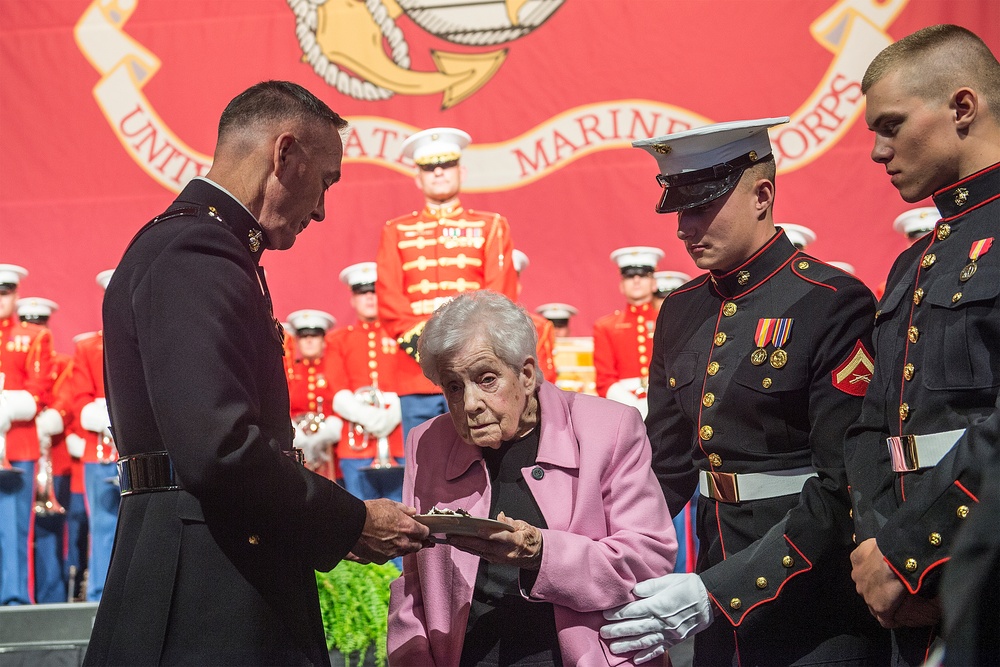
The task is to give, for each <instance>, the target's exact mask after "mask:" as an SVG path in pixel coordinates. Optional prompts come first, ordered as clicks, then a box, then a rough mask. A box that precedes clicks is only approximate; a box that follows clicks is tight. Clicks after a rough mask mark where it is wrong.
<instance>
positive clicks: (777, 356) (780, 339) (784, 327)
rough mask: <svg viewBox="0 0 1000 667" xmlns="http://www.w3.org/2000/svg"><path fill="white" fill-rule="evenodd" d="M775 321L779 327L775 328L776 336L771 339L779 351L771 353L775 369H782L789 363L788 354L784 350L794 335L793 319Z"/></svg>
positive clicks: (772, 364)
mask: <svg viewBox="0 0 1000 667" xmlns="http://www.w3.org/2000/svg"><path fill="white" fill-rule="evenodd" d="M775 321H776V323H777V326H775V328H774V336H773V337H772V338H771V342H772V343H774V347H776V348H777V349H776V350H775V351H774V352H772V353H771V366H772V367H773V368H782V367H784V365H785V364H787V363H788V353H787V352H785V351H784V350H783V349H782V348H783V347H784V346H785V343H787V342H788V337H789V336H791V335H792V319H791V318H790V317H789V318H782V319H779V320H775Z"/></svg>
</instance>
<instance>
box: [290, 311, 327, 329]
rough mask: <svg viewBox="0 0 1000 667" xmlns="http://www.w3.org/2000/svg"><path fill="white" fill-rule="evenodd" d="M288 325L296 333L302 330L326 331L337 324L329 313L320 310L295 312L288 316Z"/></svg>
mask: <svg viewBox="0 0 1000 667" xmlns="http://www.w3.org/2000/svg"><path fill="white" fill-rule="evenodd" d="M288 323H289V324H291V325H292V328H293V329H295V330H296V331H302V330H303V329H320V330H322V331H327V330H328V329H329V328H330V327H332V326H333V325H334V324H336V323H337V320H336V319H335V318H334V317H333V315H331V314H330V313H325V312H323V311H322V310H309V309H304V310H296V311H295V312H294V313H289V314H288Z"/></svg>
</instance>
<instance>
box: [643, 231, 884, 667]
mask: <svg viewBox="0 0 1000 667" xmlns="http://www.w3.org/2000/svg"><path fill="white" fill-rule="evenodd" d="M874 310H875V302H874V298H873V297H872V294H871V292H870V291H869V290H868V289H867V288H866V287H865V286H864V285H863V284H862V283H861V282H859V281H858V280H857V279H855V278H854V277H852V276H850V275H848V274H846V273H844V272H842V271H840V270H839V269H836V268H834V267H832V266H829V265H827V264H824V263H823V262H821V261H819V260H817V259H815V258H813V257H811V256H809V255H806V254H803V253H801V252H799V251H797V250H796V249H795V248H794V246H792V244H791V243H790V242H789V241H788V239H787V238H786V236H785V234H784V232H783V231H779V232H778V233H777V234H776V235H775V236H774V237H773V238H772V239H771V240H770V241H769V242H768V244H767V245H766V246H765V247H764V248H762V249H761V250H760V251H758V252H757V253H756V254H755V255H754V256H753V257H751V258H750V259H749V260H748V261H747V262H746V263H745V264H744V265H743V266H740V267H739V268H737V269H734V270H733V271H731V272H729V273H727V274H725V275H721V276H716V275H711V274H706V275H704V276H701V277H699V278H696V279H695V280H693V281H691V282H690V283H688V284H687V285H685V286H683V287H681V288H680V289H678V290H676V291H674V292H672V293H671V294H670V296H668V297H667V299H666V301H665V302H664V304H663V306H662V307H661V310H660V315H659V321H658V322H657V337H656V341H655V343H654V350H653V362H652V365H651V367H650V388H649V416H648V417H647V419H646V426H647V429H648V431H649V437H650V441H651V442H652V446H653V466H654V469H655V471H656V473H657V476H658V478H659V480H660V484H661V486H662V487H663V491H664V494H665V495H666V497H667V503H668V505H669V506H670V511H671V512H672V513H674V514H676V513H677V512H679V511H680V510H681V508H682V507H683V506H684V503H685V502H686V501H687V499H689V498H690V497H691V495H692V493H693V492H694V491H695V489H696V488H697V484H698V471H699V470H706V471H714V472H726V473H737V474H740V473H760V472H773V471H781V470H794V469H797V468H805V467H809V466H811V467H813V468H814V469H815V471H816V472H817V473H818V476H817V477H815V478H812V479H810V480H808V481H807V482H806V484H805V486H804V487H803V488H802V491H801V493H796V494H792V495H785V496H780V497H776V498H769V499H762V500H753V501H745V502H739V503H735V504H730V503H723V502H717V501H715V500H711V499H709V498H706V497H703V496H701V495H699V503H698V537H699V539H700V540H701V548H700V551H699V555H698V572H699V573H700V574H701V577H702V580H703V581H704V582H705V586H706V587H707V589H708V592H709V595H710V597H711V599H712V600H713V602H714V603H715V605H717V607H718V610H717V613H716V619H715V622H714V623H713V625H712V626H710V627H709V628H708V629H707V630H705V631H703V632H701V633H700V634H698V635H697V637H696V640H695V664H698V665H724V664H730V663H731V664H734V665H735V664H740V665H744V666H746V665H787V664H822V663H826V662H837V661H838V660H843V661H844V662H842V663H838V664H870V663H873V662H878V661H879V660H881V659H884V658H885V656H886V653H885V650H886V647H887V635H886V634H885V633H884V631H882V630H881V629H880V628H879V627H878V625H877V624H876V623H875V621H874V619H872V617H871V615H870V614H869V613H868V611H867V608H866V607H865V605H864V604H863V601H862V600H861V599H860V597H858V595H857V594H856V593H855V590H854V585H853V583H852V581H851V578H850V556H849V554H850V550H851V548H852V542H851V531H852V522H851V517H850V501H849V497H848V493H847V480H846V475H845V471H844V459H843V438H844V432H845V430H846V429H847V427H848V426H849V425H850V424H851V423H852V422H853V421H854V420H855V419H856V418H857V416H858V412H859V410H860V409H861V395H862V394H863V393H864V391H865V388H866V385H867V381H868V379H869V377H868V376H869V374H870V368H869V366H870V363H871V361H870V357H868V356H867V352H866V351H865V350H866V349H868V348H870V332H871V328H872V321H873V317H874ZM761 318H790V319H791V320H792V322H791V325H792V329H791V333H790V336H789V338H788V341H787V342H786V343H785V344H784V345H783V350H784V351H785V353H786V354H787V362H786V363H785V365H784V366H781V367H775V366H774V365H772V364H771V363H770V361H769V359H770V357H771V356H772V355H773V353H774V352H775V349H776V348H775V346H774V344H773V343H771V342H770V341H769V342H768V343H767V345H766V347H765V350H766V352H767V355H768V360H767V361H764V363H762V364H759V365H756V364H754V363H752V361H751V358H752V355H753V352H754V350H755V349H757V347H758V346H757V343H756V341H755V333H756V330H757V326H758V322H759V321H760V319H761ZM723 334H724V335H723ZM862 348H865V349H862ZM758 361H759V360H758ZM865 362H867V365H866V363H865ZM706 427H707V428H706Z"/></svg>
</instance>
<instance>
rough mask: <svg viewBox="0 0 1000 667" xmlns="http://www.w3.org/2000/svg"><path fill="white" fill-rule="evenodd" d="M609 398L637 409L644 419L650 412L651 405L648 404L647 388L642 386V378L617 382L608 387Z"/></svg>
mask: <svg viewBox="0 0 1000 667" xmlns="http://www.w3.org/2000/svg"><path fill="white" fill-rule="evenodd" d="M607 397H608V398H609V399H611V400H612V401H617V402H619V403H624V404H625V405H631V406H632V407H633V408H636V409H637V410H638V411H639V414H641V415H642V418H643V419H645V418H646V413H647V412H649V405H648V404H647V402H646V388H645V387H643V386H642V380H641V379H640V378H625V379H624V380H619V381H618V382H615V383H614V384H613V385H611V386H610V387H608V394H607Z"/></svg>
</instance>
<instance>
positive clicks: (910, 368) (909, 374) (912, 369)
mask: <svg viewBox="0 0 1000 667" xmlns="http://www.w3.org/2000/svg"><path fill="white" fill-rule="evenodd" d="M916 372H917V368H916V366H914V365H913V364H906V365H905V366H903V377H904V378H905V379H906V380H907V381H910V380H912V379H913V374H914V373H916Z"/></svg>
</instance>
